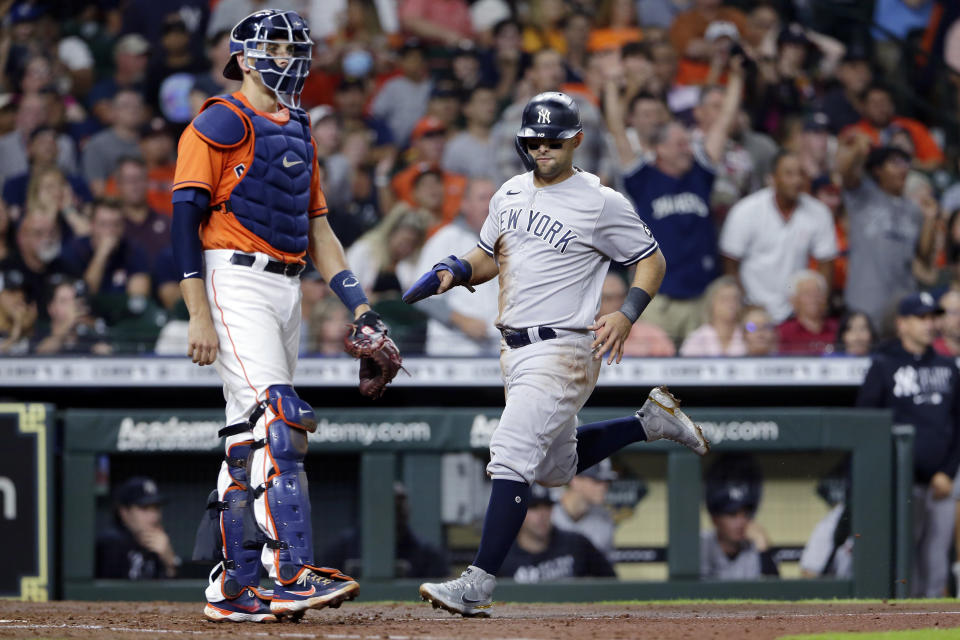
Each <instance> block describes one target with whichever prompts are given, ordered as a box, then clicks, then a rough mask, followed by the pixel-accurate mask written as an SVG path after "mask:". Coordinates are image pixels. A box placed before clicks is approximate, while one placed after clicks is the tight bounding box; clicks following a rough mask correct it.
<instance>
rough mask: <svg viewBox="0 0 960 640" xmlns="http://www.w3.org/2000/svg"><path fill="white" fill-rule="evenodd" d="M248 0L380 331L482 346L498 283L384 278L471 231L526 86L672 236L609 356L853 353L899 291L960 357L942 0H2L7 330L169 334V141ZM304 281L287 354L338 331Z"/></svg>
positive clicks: (948, 50)
mask: <svg viewBox="0 0 960 640" xmlns="http://www.w3.org/2000/svg"><path fill="white" fill-rule="evenodd" d="M265 7H277V8H290V9H294V10H296V11H298V12H300V13H301V15H304V16H307V17H308V20H309V21H310V24H311V25H312V29H313V31H312V33H313V39H314V40H315V43H316V46H315V48H314V54H313V66H312V70H311V75H310V77H309V78H308V80H307V83H306V87H305V89H304V92H303V104H304V107H305V108H306V109H307V110H308V111H309V113H310V116H311V119H312V124H313V135H314V138H315V140H316V143H317V148H318V150H319V156H320V170H321V171H322V176H323V184H324V191H325V194H326V198H327V202H328V205H329V219H330V222H331V225H332V226H333V227H334V229H335V230H336V232H337V234H338V236H339V237H340V239H341V241H342V242H343V244H344V246H345V247H347V249H348V260H349V262H350V264H351V265H352V267H353V269H354V270H355V272H356V274H357V276H358V277H359V278H360V279H361V281H362V282H363V285H364V288H365V289H366V291H368V292H369V294H370V297H371V300H372V301H374V302H375V308H376V309H377V310H378V311H379V312H380V313H381V314H382V315H383V316H384V318H385V319H386V321H387V322H388V324H389V325H390V326H391V327H392V330H393V334H394V335H395V336H396V338H397V341H398V343H399V345H400V347H401V350H402V351H403V353H405V354H409V355H416V354H424V353H425V354H431V355H444V354H456V355H494V354H496V353H497V350H498V339H497V338H498V335H497V332H496V330H495V328H494V326H493V324H494V322H495V318H496V314H497V304H496V301H495V297H496V294H495V287H496V284H495V283H488V285H487V289H490V288H491V287H493V293H491V291H489V290H488V291H485V290H484V288H483V287H481V288H479V289H478V292H477V293H476V294H470V293H468V292H466V291H456V292H454V293H455V294H457V295H451V296H449V297H448V298H445V299H444V300H443V301H442V302H434V303H433V304H427V305H424V309H423V311H421V310H419V309H414V308H412V307H409V306H407V305H404V304H403V303H402V302H400V300H399V296H400V293H401V292H402V291H403V290H404V289H406V288H407V287H408V286H409V285H410V284H412V282H413V280H414V279H415V278H416V274H418V273H420V272H422V271H423V270H425V269H426V268H429V266H431V265H432V264H433V263H434V262H436V261H437V260H438V259H439V258H441V257H443V254H439V255H438V252H439V251H441V249H439V248H440V247H450V246H451V245H452V244H453V243H455V244H459V245H462V247H460V250H459V253H463V252H464V251H466V250H467V249H468V248H469V247H470V246H472V245H473V243H474V242H475V239H476V237H477V235H478V230H479V228H480V225H481V224H482V222H483V219H484V217H485V216H486V214H487V203H488V201H489V199H490V197H491V195H492V194H493V193H494V191H495V190H496V189H497V188H498V187H499V186H500V185H501V184H502V183H503V182H504V181H505V180H506V179H507V178H509V177H510V176H511V175H513V174H515V173H519V172H520V171H521V164H520V160H519V158H518V157H517V155H516V153H515V151H514V137H515V135H516V130H517V128H518V125H519V120H520V112H521V109H522V107H523V105H524V104H525V103H526V101H527V100H528V99H529V98H530V97H531V96H532V95H534V94H536V93H539V92H541V91H548V90H562V91H564V92H567V93H569V94H570V95H572V96H574V98H575V100H576V101H577V103H578V104H579V107H580V113H581V117H582V120H583V128H584V136H585V139H584V144H583V146H582V147H581V149H580V150H579V151H578V155H577V163H578V165H579V166H580V167H581V168H582V169H583V170H585V171H590V172H593V173H596V174H598V175H599V176H600V177H601V179H602V180H603V181H604V183H606V184H608V185H610V186H613V187H615V188H617V189H619V190H621V191H622V192H623V193H625V194H626V195H628V196H629V197H630V198H631V200H632V201H633V204H634V206H635V207H636V209H637V211H638V213H639V214H640V216H641V217H642V218H643V219H644V221H645V222H646V223H647V224H648V225H649V226H650V227H651V229H652V230H653V233H654V235H655V236H656V237H657V239H658V241H659V242H660V245H661V247H662V250H663V253H664V255H665V256H666V259H667V262H668V272H667V277H666V280H665V281H664V284H663V287H662V289H661V292H660V295H658V296H657V297H656V299H655V301H654V303H653V304H652V305H651V306H650V307H649V308H648V310H647V312H646V313H645V314H644V316H643V318H642V319H641V321H640V322H638V323H637V324H636V326H635V328H634V333H633V334H632V335H631V338H630V340H629V342H628V344H627V349H626V353H627V355H635V356H643V355H648V356H672V355H680V356H744V355H754V356H757V355H777V354H783V355H836V354H850V355H866V354H868V353H869V352H870V351H871V349H872V347H873V346H874V345H875V344H876V343H877V341H878V340H880V339H884V338H888V337H891V336H892V335H893V332H894V319H895V315H896V311H897V305H898V303H899V301H900V300H901V299H902V298H903V297H904V296H906V295H908V294H911V293H914V292H916V291H919V290H925V291H929V292H931V293H932V294H933V295H934V296H935V297H936V298H938V299H939V300H940V304H941V306H942V308H943V309H944V310H945V313H944V314H943V315H942V316H941V317H940V318H939V319H938V320H937V331H938V339H937V340H936V342H935V343H934V346H935V348H936V349H937V350H938V351H940V352H941V353H943V354H945V355H951V356H957V355H960V215H958V214H960V182H958V181H957V180H956V178H957V172H958V169H960V166H958V162H957V159H958V156H960V153H958V151H960V147H958V145H957V142H958V141H957V139H956V136H957V131H956V127H955V125H956V123H957V119H958V118H957V114H958V108H957V103H958V100H957V96H956V94H957V88H958V87H960V82H956V79H957V76H956V74H955V73H954V72H953V71H952V69H960V7H956V6H954V3H951V2H946V1H943V0H876V2H852V1H844V2H824V1H821V0H816V1H812V2H811V1H803V2H801V1H799V0H759V1H756V0H736V1H734V0H731V1H729V2H721V0H600V1H599V2H593V1H590V2H587V1H585V0H526V1H522V0H517V1H514V0H396V1H395V2H391V1H384V2H374V0H342V1H341V2H326V1H324V2H311V1H310V0H274V1H272V2H261V1H259V0H167V1H165V2H149V1H148V0H100V1H97V2H93V1H85V0H70V1H58V2H43V1H39V0H38V1H33V2H13V0H0V15H2V16H4V18H3V24H2V28H0V72H2V73H0V185H2V200H0V278H2V285H0V354H9V355H23V354H28V353H31V354H32V353H36V354H57V353H60V354H88V353H92V354H101V355H105V354H111V353H114V354H117V353H143V352H156V353H160V354H183V353H185V349H186V313H185V309H184V307H183V303H182V300H181V297H180V292H179V287H178V280H179V278H178V276H179V274H178V273H177V271H176V268H175V266H174V264H173V259H172V250H171V248H170V216H171V200H170V197H171V196H170V193H171V192H170V187H171V182H172V178H173V170H174V163H175V160H176V152H177V141H178V138H179V133H180V131H182V129H183V128H184V127H185V126H186V125H187V124H188V123H189V122H190V120H191V119H192V117H193V116H194V115H196V113H198V111H199V110H200V109H201V108H202V105H203V103H204V101H205V99H207V98H208V97H210V96H212V95H216V94H220V93H225V92H232V91H235V90H236V89H237V88H238V86H237V85H238V84H239V83H237V82H234V81H230V80H226V79H225V78H224V77H223V76H222V75H221V70H222V69H223V67H224V65H225V63H226V61H227V59H228V58H229V37H230V28H231V27H232V26H233V25H234V24H235V23H236V22H237V21H238V20H239V19H240V18H242V17H243V16H245V15H247V14H248V13H250V12H252V11H254V10H256V9H259V8H265ZM435 238H443V240H442V241H440V240H438V241H437V242H431V240H433V239H435ZM435 247H436V248H435ZM627 276H628V274H627V273H625V272H623V271H622V270H621V269H619V268H616V266H615V267H614V268H613V269H612V270H611V272H610V275H609V276H608V279H607V282H606V284H605V286H604V292H603V300H602V301H601V309H608V308H609V309H613V308H617V307H618V306H619V305H620V303H621V302H622V299H623V296H624V295H625V291H626V282H627V280H626V279H625V278H626V277H627ZM302 288H303V295H304V301H305V304H304V305H303V324H302V326H303V331H302V336H301V345H302V349H301V350H302V353H303V354H317V355H330V356H333V355H337V354H341V353H342V348H341V346H340V339H341V337H342V333H343V332H344V331H345V324H346V315H345V313H344V310H343V308H342V305H339V304H338V303H337V301H336V298H335V297H334V296H332V294H331V293H330V291H329V290H328V289H327V287H326V285H325V284H324V283H323V282H322V281H321V280H320V279H319V278H318V277H317V276H316V274H315V272H314V273H313V274H311V272H310V271H308V272H307V274H306V275H305V276H304V277H303V280H302ZM460 294H462V295H460ZM602 312H603V311H601V313H602Z"/></svg>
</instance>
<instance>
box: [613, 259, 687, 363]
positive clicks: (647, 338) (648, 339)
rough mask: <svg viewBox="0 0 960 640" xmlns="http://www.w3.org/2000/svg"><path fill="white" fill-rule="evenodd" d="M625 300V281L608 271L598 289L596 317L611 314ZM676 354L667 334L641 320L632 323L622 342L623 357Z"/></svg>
mask: <svg viewBox="0 0 960 640" xmlns="http://www.w3.org/2000/svg"><path fill="white" fill-rule="evenodd" d="M626 299H627V281H626V280H625V279H624V277H623V275H621V274H620V273H619V272H617V271H609V272H607V275H606V276H605V277H604V279H603V286H602V287H601V289H600V308H599V309H598V310H597V317H598V318H599V317H600V316H605V315H607V314H608V313H613V312H614V311H616V310H617V309H619V308H620V307H621V306H623V303H624V301H625V300H626ZM676 354H677V348H676V346H675V345H674V344H673V340H671V339H670V336H668V335H667V332H666V331H664V330H663V329H661V328H660V327H658V326H657V325H655V324H650V323H649V322H644V320H643V318H641V319H639V320H637V321H636V322H634V323H633V328H632V329H630V335H628V336H627V339H626V340H624V342H623V355H625V356H634V357H648V358H669V357H672V356H675V355H676Z"/></svg>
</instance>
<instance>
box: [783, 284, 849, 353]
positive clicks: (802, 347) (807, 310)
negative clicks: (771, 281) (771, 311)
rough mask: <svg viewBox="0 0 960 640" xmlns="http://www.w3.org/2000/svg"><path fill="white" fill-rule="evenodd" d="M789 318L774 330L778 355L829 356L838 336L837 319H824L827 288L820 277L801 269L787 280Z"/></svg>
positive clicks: (825, 317) (825, 315)
mask: <svg viewBox="0 0 960 640" xmlns="http://www.w3.org/2000/svg"><path fill="white" fill-rule="evenodd" d="M789 290H790V304H791V306H792V308H793V313H792V314H791V316H790V317H789V318H788V319H786V320H784V321H783V322H781V323H780V325H779V326H777V333H778V334H779V336H780V354H781V355H792V356H815V355H822V354H824V353H829V352H830V351H831V350H832V349H833V344H834V341H835V340H836V336H837V319H836V318H830V317H828V316H827V296H828V294H829V292H830V291H829V288H828V287H827V281H826V279H825V278H824V277H823V275H822V274H821V273H819V272H817V271H812V270H810V269H804V270H802V271H798V272H797V273H795V274H793V276H791V278H790V286H789Z"/></svg>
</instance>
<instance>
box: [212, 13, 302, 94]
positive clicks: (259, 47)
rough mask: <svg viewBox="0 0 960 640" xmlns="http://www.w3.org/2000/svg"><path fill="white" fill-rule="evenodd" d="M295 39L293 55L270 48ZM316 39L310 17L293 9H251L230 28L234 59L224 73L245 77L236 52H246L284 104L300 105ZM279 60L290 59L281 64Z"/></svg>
mask: <svg viewBox="0 0 960 640" xmlns="http://www.w3.org/2000/svg"><path fill="white" fill-rule="evenodd" d="M291 42H292V43H293V45H294V47H293V55H291V56H275V55H273V54H271V53H270V52H269V51H268V47H269V45H271V44H277V45H280V44H289V43H291ZM312 52H313V40H311V39H310V27H309V26H308V25H307V21H306V20H304V19H303V18H301V17H300V16H299V15H297V14H296V13H295V12H293V11H278V10H276V9H265V10H263V11H257V12H255V13H251V14H250V15H249V16H247V17H246V18H244V19H243V20H241V21H240V22H238V23H237V25H236V26H235V27H234V28H233V30H232V31H231V32H230V61H229V62H227V66H226V67H224V69H223V75H224V77H226V78H229V79H230V80H242V79H243V72H241V70H240V65H239V64H237V56H236V54H238V53H242V54H243V55H244V59H245V60H246V61H247V64H250V60H251V59H252V60H253V64H251V65H250V66H252V67H253V68H254V69H256V70H257V71H258V72H259V73H260V79H261V80H262V81H263V84H264V86H266V87H267V88H268V89H270V90H272V91H273V92H274V93H275V94H276V95H277V100H278V101H279V102H280V104H282V105H284V106H285V107H289V108H298V107H299V106H300V91H301V90H303V83H304V81H305V80H306V78H307V74H309V73H310V57H311V55H312ZM277 60H286V61H287V66H286V67H281V66H280V65H278V64H277V62H276V61H277Z"/></svg>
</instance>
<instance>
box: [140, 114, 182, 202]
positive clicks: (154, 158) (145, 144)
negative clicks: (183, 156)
mask: <svg viewBox="0 0 960 640" xmlns="http://www.w3.org/2000/svg"><path fill="white" fill-rule="evenodd" d="M176 151H177V142H176V136H175V135H174V132H173V131H172V130H171V129H170V126H169V125H168V124H167V123H166V121H165V120H163V118H152V119H151V120H150V122H148V123H147V124H145V125H144V126H143V128H142V129H141V130H140V153H141V154H142V156H143V162H144V163H145V165H146V168H147V204H148V205H150V208H151V209H153V210H154V211H156V212H157V213H160V214H163V215H165V216H172V215H173V201H172V199H171V196H170V188H171V186H172V185H173V173H174V169H176Z"/></svg>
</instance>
